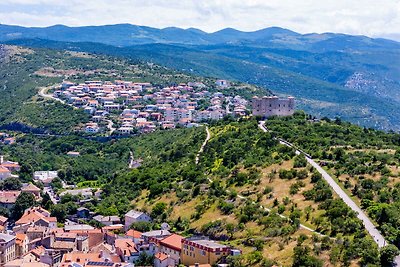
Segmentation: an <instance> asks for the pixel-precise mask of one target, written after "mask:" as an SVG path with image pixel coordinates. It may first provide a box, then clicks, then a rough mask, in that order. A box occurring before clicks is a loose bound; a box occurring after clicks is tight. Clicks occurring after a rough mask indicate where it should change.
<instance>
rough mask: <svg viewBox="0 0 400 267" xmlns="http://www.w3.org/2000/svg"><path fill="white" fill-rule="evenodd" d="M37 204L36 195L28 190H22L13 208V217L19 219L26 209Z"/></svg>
mask: <svg viewBox="0 0 400 267" xmlns="http://www.w3.org/2000/svg"><path fill="white" fill-rule="evenodd" d="M35 205H36V201H35V196H34V195H33V194H31V193H28V192H22V193H21V194H20V195H19V196H18V197H17V200H16V201H15V205H14V207H13V208H12V210H11V218H12V219H13V220H18V219H19V218H21V216H22V214H23V213H24V211H25V210H26V209H28V208H31V207H33V206H35Z"/></svg>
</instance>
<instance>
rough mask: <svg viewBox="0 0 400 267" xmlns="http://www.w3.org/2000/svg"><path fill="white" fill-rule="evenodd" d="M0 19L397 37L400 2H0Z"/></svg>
mask: <svg viewBox="0 0 400 267" xmlns="http://www.w3.org/2000/svg"><path fill="white" fill-rule="evenodd" d="M0 19H1V20H0V22H1V23H4V24H18V25H24V26H48V25H53V24H66V25H71V26H80V25H103V24H115V23H132V24H138V25H147V26H153V27H159V28H163V27H168V26H178V27H183V28H188V27H197V28H200V29H203V30H205V31H216V30H219V29H222V28H225V27H234V28H238V29H241V30H247V31H252V30H257V29H260V28H265V27H269V26H280V27H284V28H289V29H291V30H294V31H298V32H302V33H307V32H343V33H349V34H363V35H369V36H374V37H378V36H387V37H397V36H399V34H400V0H380V1H376V0H363V1H351V0H324V1H321V0H303V1H298V0H268V1H267V0H201V1H198V0H197V1H196V0H193V1H189V0H147V1H146V0H112V1H111V0H85V1H82V0H70V1H65V0H1V2H0Z"/></svg>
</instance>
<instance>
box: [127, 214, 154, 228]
mask: <svg viewBox="0 0 400 267" xmlns="http://www.w3.org/2000/svg"><path fill="white" fill-rule="evenodd" d="M136 222H151V217H150V216H149V215H147V214H146V213H144V212H141V211H136V210H131V211H129V212H128V213H126V214H125V230H128V229H129V227H130V226H131V225H132V224H133V223H136Z"/></svg>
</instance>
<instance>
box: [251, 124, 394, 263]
mask: <svg viewBox="0 0 400 267" xmlns="http://www.w3.org/2000/svg"><path fill="white" fill-rule="evenodd" d="M258 127H259V128H260V129H261V130H262V131H263V132H268V129H267V128H266V127H265V121H260V123H259V124H258ZM276 139H277V140H279V142H280V143H281V144H283V145H286V146H289V147H292V148H294V149H295V150H296V154H303V155H304V156H305V158H306V160H307V162H308V163H309V164H311V166H313V167H314V168H315V169H316V170H317V171H318V172H319V173H320V174H321V175H322V177H323V179H324V180H325V181H326V182H327V183H328V184H329V185H330V186H331V187H332V189H333V190H334V191H335V192H336V194H338V196H339V197H340V198H341V199H342V200H343V201H344V202H345V203H346V205H347V206H349V207H350V208H351V209H352V210H353V211H355V212H356V213H357V218H359V219H360V220H361V221H362V223H363V225H364V227H365V229H366V230H367V231H368V233H369V234H370V235H371V237H372V238H373V239H374V241H375V243H376V244H377V245H378V247H379V248H383V247H384V246H386V245H387V244H388V243H387V242H386V240H385V238H384V237H383V236H382V234H381V233H380V232H379V231H378V229H376V227H375V225H374V224H373V222H372V221H371V220H370V219H369V218H368V216H367V215H366V214H365V213H364V212H363V211H362V210H361V208H360V207H358V206H357V204H356V203H355V202H354V201H353V200H352V199H351V198H350V197H349V196H348V195H347V194H346V192H345V191H344V190H343V189H342V188H341V187H340V186H339V185H338V184H337V183H336V181H335V180H334V179H333V178H332V176H330V175H329V174H328V173H327V172H326V171H325V170H324V169H323V168H322V167H321V166H319V164H318V163H317V162H315V161H314V160H313V159H312V158H311V156H310V155H308V154H306V153H305V152H304V151H302V150H300V149H298V148H296V147H295V146H294V145H293V144H291V143H289V142H287V141H285V140H283V139H279V138H276ZM394 263H395V264H396V266H400V256H397V257H396V258H395V259H394Z"/></svg>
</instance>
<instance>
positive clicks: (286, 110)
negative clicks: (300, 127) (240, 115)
mask: <svg viewBox="0 0 400 267" xmlns="http://www.w3.org/2000/svg"><path fill="white" fill-rule="evenodd" d="M252 108H253V116H262V117H265V118H268V117H271V116H291V115H293V114H294V111H295V101H294V97H288V98H286V99H281V98H279V97H277V96H264V97H261V98H260V97H253V100H252Z"/></svg>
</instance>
